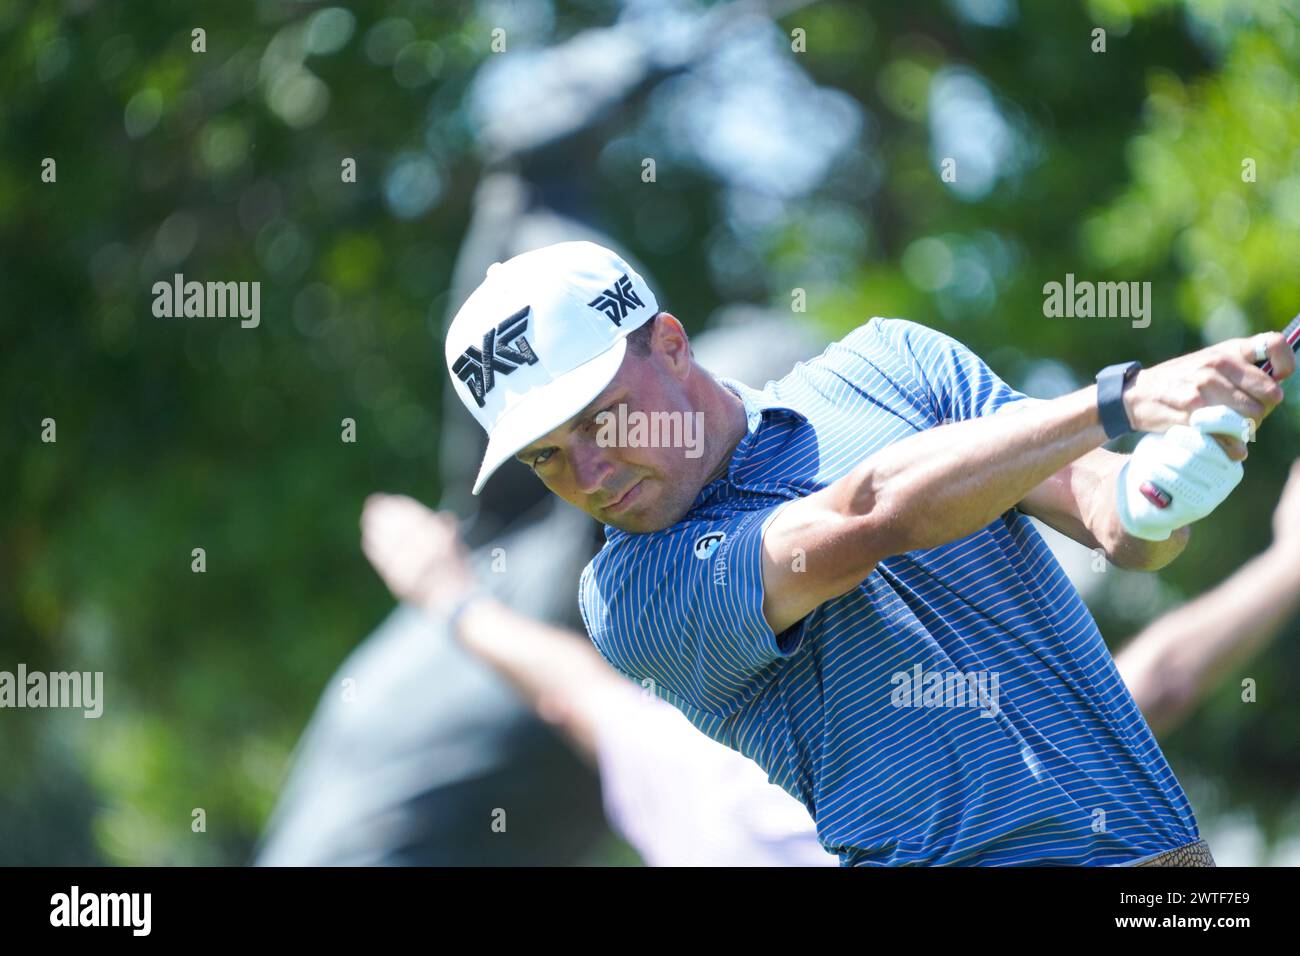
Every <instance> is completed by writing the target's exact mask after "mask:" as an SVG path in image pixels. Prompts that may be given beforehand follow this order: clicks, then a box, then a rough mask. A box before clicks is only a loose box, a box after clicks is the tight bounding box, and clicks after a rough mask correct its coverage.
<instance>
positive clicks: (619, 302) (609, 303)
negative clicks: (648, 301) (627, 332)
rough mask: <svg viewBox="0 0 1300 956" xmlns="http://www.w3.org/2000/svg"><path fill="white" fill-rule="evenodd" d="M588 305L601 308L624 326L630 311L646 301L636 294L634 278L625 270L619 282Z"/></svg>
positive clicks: (608, 316) (614, 320) (619, 324)
mask: <svg viewBox="0 0 1300 956" xmlns="http://www.w3.org/2000/svg"><path fill="white" fill-rule="evenodd" d="M587 305H589V306H591V307H592V308H593V309H599V310H600V311H601V312H604V313H605V316H606V318H608V319H609V320H610V321H611V322H613V323H614V324H615V325H617V326H622V324H623V320H624V319H626V318H627V314H628V312H630V311H631V310H632V309H639V308H640V307H641V306H643V305H645V303H644V302H642V301H641V297H640V296H639V295H637V294H636V290H635V289H633V288H632V280H631V279H629V278H628V277H627V273H626V272H624V273H623V274H622V275H621V276H619V278H618V281H617V282H615V283H614V284H613V285H612V286H610V287H609V288H608V289H606V290H605V291H604V292H602V293H601V294H600V295H598V296H596V298H594V299H592V300H591V301H590V302H588V303H587Z"/></svg>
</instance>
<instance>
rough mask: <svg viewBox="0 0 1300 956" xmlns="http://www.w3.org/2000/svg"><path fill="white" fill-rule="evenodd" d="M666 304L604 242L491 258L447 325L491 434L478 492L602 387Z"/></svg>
mask: <svg viewBox="0 0 1300 956" xmlns="http://www.w3.org/2000/svg"><path fill="white" fill-rule="evenodd" d="M658 312H659V304H658V302H657V301H656V300H655V297H654V293H652V292H651V291H650V288H649V286H647V285H646V283H645V280H644V279H642V278H641V277H640V276H639V275H637V273H636V272H635V271H634V270H633V269H632V267H631V266H629V265H628V264H627V263H626V262H624V261H623V260H622V259H621V258H620V257H619V256H618V255H616V254H615V253H613V252H611V251H610V250H609V249H606V248H605V247H604V246H599V245H597V244H596V243H594V242H585V241H584V242H557V243H555V244H554V245H550V246H544V247H543V248H541V249H534V250H533V251H531V252H525V253H521V254H520V255H517V256H515V257H514V258H513V259H508V260H506V261H505V262H495V263H493V264H492V265H491V266H489V267H488V270H487V277H486V278H485V279H484V280H483V282H482V284H481V285H479V287H478V288H477V289H475V290H474V292H473V293H472V294H471V295H470V297H469V298H468V299H467V300H465V304H464V305H463V306H461V309H460V311H459V312H457V313H456V317H455V318H454V319H452V322H451V327H450V328H449V329H448V330H447V368H448V369H449V370H450V371H451V378H452V385H453V387H454V388H455V390H456V394H457V395H459V396H460V400H461V401H462V402H464V403H465V407H466V408H468V409H469V410H470V412H471V413H472V414H473V415H474V417H475V418H476V419H477V420H478V423H479V424H480V425H482V426H483V428H484V429H485V430H486V431H487V433H488V446H487V452H486V453H485V454H484V456H483V464H482V466H481V467H480V468H479V472H478V477H477V478H476V479H475V480H474V494H476V495H477V494H478V493H479V492H480V491H481V490H482V489H483V485H484V484H486V483H487V480H488V479H489V478H490V477H492V473H493V472H495V471H496V470H497V469H498V468H500V467H501V465H502V464H503V463H504V462H505V461H506V459H508V458H510V457H511V456H513V455H514V454H515V453H516V452H518V451H519V450H520V449H522V448H526V447H528V446H529V445H531V444H532V443H533V442H535V441H537V439H539V438H541V437H542V436H543V435H545V434H546V433H547V432H550V431H553V430H554V429H556V428H558V427H559V426H560V425H563V424H564V423H565V422H566V421H568V420H569V419H570V418H572V417H573V416H574V415H576V414H578V413H579V412H580V411H582V410H583V409H584V408H586V407H587V405H589V404H590V403H591V402H592V400H593V399H595V398H596V397H597V396H598V395H600V393H601V392H603V391H604V390H605V388H606V387H607V386H608V385H609V383H610V382H611V381H613V379H614V376H615V375H616V374H618V369H619V366H620V365H622V364H623V354H624V353H625V352H626V351H627V342H626V338H627V334H628V333H629V332H631V331H632V330H633V329H636V328H639V327H640V326H642V325H644V324H645V323H646V322H648V321H649V320H650V319H652V318H653V317H654V316H655V315H656V314H658Z"/></svg>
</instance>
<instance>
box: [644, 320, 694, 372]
mask: <svg viewBox="0 0 1300 956" xmlns="http://www.w3.org/2000/svg"><path fill="white" fill-rule="evenodd" d="M654 323H655V325H654V331H653V333H652V335H651V343H652V345H651V347H652V349H653V351H654V352H655V353H657V354H659V355H662V356H663V357H664V360H665V361H666V362H668V364H669V366H670V367H671V368H672V369H673V371H674V372H675V373H677V375H678V376H679V377H684V376H685V375H686V372H687V371H688V370H689V368H690V365H691V342H690V339H688V338H687V337H686V330H685V329H684V328H682V323H681V322H679V321H678V320H677V316H675V315H673V314H672V313H671V312H661V313H659V315H658V316H656V317H655V319H654Z"/></svg>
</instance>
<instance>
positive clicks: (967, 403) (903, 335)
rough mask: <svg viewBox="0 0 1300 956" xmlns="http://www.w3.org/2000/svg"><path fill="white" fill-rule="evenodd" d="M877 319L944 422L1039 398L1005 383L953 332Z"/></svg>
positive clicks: (885, 340) (880, 333)
mask: <svg viewBox="0 0 1300 956" xmlns="http://www.w3.org/2000/svg"><path fill="white" fill-rule="evenodd" d="M875 323H876V325H877V327H878V329H877V331H878V334H879V335H880V336H881V338H882V340H883V341H884V342H885V343H886V344H888V345H889V346H890V347H891V348H893V349H894V350H895V351H896V352H897V353H898V354H899V355H900V356H902V358H903V359H904V361H905V362H906V363H907V365H908V366H909V367H910V369H911V371H912V374H913V375H914V376H915V378H916V380H917V381H919V382H920V383H921V385H922V386H923V387H924V389H925V390H926V392H927V393H928V394H929V396H930V400H931V401H932V402H933V403H934V405H935V413H936V415H938V417H939V418H941V419H943V420H944V421H955V422H960V421H966V420H967V419H970V418H981V417H983V416H985V415H992V414H994V413H995V412H998V411H999V410H1001V409H1002V408H1003V407H1004V406H1008V405H1010V404H1012V403H1015V402H1021V401H1028V402H1030V403H1034V402H1036V401H1037V399H1031V398H1029V396H1027V395H1025V393H1024V392H1021V391H1017V390H1016V389H1014V388H1012V387H1011V386H1010V385H1008V384H1007V383H1006V382H1004V381H1003V380H1002V379H1001V378H1000V377H999V376H998V375H997V373H996V372H994V371H993V370H992V369H991V368H989V367H988V365H987V364H986V363H985V362H984V360H983V359H982V358H980V357H979V356H978V355H976V354H975V353H974V352H972V351H971V350H970V349H969V348H967V347H966V346H965V345H963V344H962V343H961V342H959V341H957V340H956V339H955V338H953V337H952V336H950V335H945V334H944V333H943V332H939V331H936V330H935V329H931V328H928V327H927V326H924V325H921V324H920V323H919V322H911V321H909V320H907V319H881V318H877V319H876V320H875Z"/></svg>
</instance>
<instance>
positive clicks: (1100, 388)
mask: <svg viewBox="0 0 1300 956" xmlns="http://www.w3.org/2000/svg"><path fill="white" fill-rule="evenodd" d="M1141 368H1142V363H1141V362H1120V363H1119V364H1118V365H1107V366H1106V367H1105V368H1104V369H1102V370H1101V371H1100V372H1098V373H1097V411H1098V412H1100V413H1101V427H1102V428H1104V429H1106V437H1107V438H1119V436H1120V435H1127V434H1128V433H1129V432H1131V431H1132V430H1133V423H1132V422H1130V421H1129V420H1128V412H1127V411H1126V410H1125V409H1124V386H1126V385H1128V383H1129V382H1131V381H1133V376H1135V375H1137V373H1138V370H1139V369H1141Z"/></svg>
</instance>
